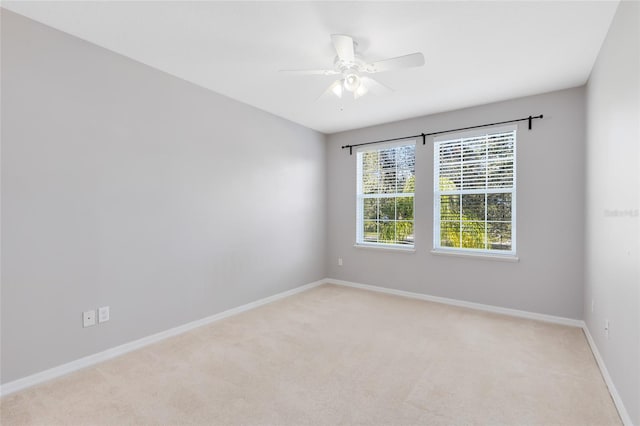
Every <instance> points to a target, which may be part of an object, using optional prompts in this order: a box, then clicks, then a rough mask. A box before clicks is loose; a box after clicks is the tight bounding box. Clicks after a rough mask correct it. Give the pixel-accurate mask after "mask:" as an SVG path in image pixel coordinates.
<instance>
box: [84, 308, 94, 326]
mask: <svg viewBox="0 0 640 426" xmlns="http://www.w3.org/2000/svg"><path fill="white" fill-rule="evenodd" d="M94 325H96V311H85V312H83V313H82V326H83V327H85V328H86V327H92V326H94Z"/></svg>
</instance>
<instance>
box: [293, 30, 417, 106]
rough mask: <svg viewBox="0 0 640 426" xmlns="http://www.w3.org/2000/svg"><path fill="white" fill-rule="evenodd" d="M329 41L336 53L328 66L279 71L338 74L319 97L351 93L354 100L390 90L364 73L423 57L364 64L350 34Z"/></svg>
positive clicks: (397, 66) (409, 64)
mask: <svg viewBox="0 0 640 426" xmlns="http://www.w3.org/2000/svg"><path fill="white" fill-rule="evenodd" d="M331 41H332V43H333V47H334V48H335V49H336V52H337V56H336V58H335V60H334V63H333V68H332V69H315V70H282V71H281V72H285V73H288V74H298V75H339V76H340V77H339V78H338V79H337V80H336V81H335V82H333V83H332V84H331V86H329V88H328V89H327V90H326V91H325V92H324V93H323V95H322V96H320V97H321V98H322V97H324V96H326V95H328V94H331V93H333V94H334V95H336V96H337V97H339V98H342V95H343V94H344V92H351V93H353V97H354V99H358V98H360V97H361V96H364V95H365V94H367V93H368V92H369V91H371V92H374V93H375V92H385V91H390V90H391V89H390V88H389V87H387V86H385V85H383V84H381V83H380V82H378V81H376V80H374V79H373V78H371V77H369V76H368V75H367V74H375V73H378V72H384V71H392V70H397V69H402V68H410V67H420V66H422V65H424V56H423V55H422V53H419V52H418V53H411V54H409V55H404V56H398V57H396V58H390V59H384V60H382V61H377V62H371V63H367V62H365V61H363V60H362V58H360V56H359V55H357V54H356V46H357V45H358V43H356V42H355V41H354V40H353V38H351V37H350V36H348V35H343V34H332V35H331Z"/></svg>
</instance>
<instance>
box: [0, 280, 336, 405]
mask: <svg viewBox="0 0 640 426" xmlns="http://www.w3.org/2000/svg"><path fill="white" fill-rule="evenodd" d="M325 282H326V280H319V281H315V282H312V283H309V284H305V285H302V286H300V287H296V288H293V289H291V290H287V291H284V292H282V293H278V294H275V295H273V296H269V297H265V298H264V299H260V300H256V301H254V302H250V303H247V304H245V305H242V306H238V307H236V308H232V309H229V310H226V311H224V312H220V313H218V314H215V315H211V316H208V317H206V318H202V319H199V320H196V321H192V322H189V323H187V324H183V325H181V326H178V327H174V328H171V329H169V330H165V331H161V332H159V333H156V334H153V335H151V336H147V337H143V338H141V339H138V340H134V341H133V342H129V343H125V344H123V345H120V346H116V347H114V348H110V349H107V350H105V351H102V352H98V353H96V354H93V355H89V356H86V357H83V358H80V359H77V360H75V361H71V362H68V363H66V364H62V365H59V366H57V367H53V368H50V369H48V370H45V371H41V372H39V373H36V374H32V375H30V376H27V377H23V378H21V379H17V380H14V381H12V382H8V383H5V384H4V385H2V386H1V387H0V396H5V395H8V394H10V393H13V392H17V391H19V390H22V389H25V388H28V387H31V386H34V385H37V384H40V383H43V382H46V381H48V380H51V379H55V378H57V377H60V376H64V375H66V374H69V373H73V372H74V371H78V370H81V369H83V368H86V367H89V366H92V365H95V364H97V363H99V362H103V361H106V360H109V359H112V358H115V357H117V356H120V355H123V354H126V353H127V352H131V351H134V350H136V349H140V348H143V347H145V346H147V345H150V344H152V343H156V342H159V341H161V340H164V339H167V338H169V337H172V336H176V335H178V334H182V333H185V332H187V331H190V330H193V329H194V328H197V327H201V326H203V325H206V324H210V323H212V322H216V321H219V320H221V319H223V318H227V317H230V316H232V315H237V314H239V313H241V312H245V311H248V310H251V309H255V308H257V307H259V306H262V305H266V304H267V303H271V302H275V301H276V300H280V299H284V298H285V297H289V296H292V295H294V294H296V293H300V292H303V291H306V290H309V289H311V288H313V287H317V286H319V285H321V284H324V283H325Z"/></svg>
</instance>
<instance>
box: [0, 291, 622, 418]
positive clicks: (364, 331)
mask: <svg viewBox="0 0 640 426" xmlns="http://www.w3.org/2000/svg"><path fill="white" fill-rule="evenodd" d="M1 404H2V406H1V408H2V414H1V420H2V424H3V425H18V424H39V425H55V424H74V425H85V424H109V425H124V424H163V425H172V424H203V425H205V424H206V425H212V424H225V425H232V424H242V425H336V424H362V425H391V424H393V425H400V424H407V425H408V424H422V425H471V424H475V425H503V424H508V425H617V424H620V419H619V417H618V415H617V412H616V410H615V408H614V405H613V402H612V400H611V398H610V396H609V394H608V392H607V388H606V386H605V383H604V381H603V379H602V377H601V375H600V372H599V370H598V368H597V366H596V363H595V361H594V358H593V355H592V354H591V352H590V349H589V347H588V345H587V342H586V339H585V337H584V335H583V332H582V330H580V329H578V328H572V327H565V326H559V325H552V324H547V323H542V322H536V321H530V320H524V319H516V318H510V317H505V316H500V315H494V314H488V313H483V312H478V311H473V310H469V309H464V308H456V307H451V306H446V305H440V304H436V303H429V302H424V301H418V300H412V299H406V298H401V297H395V296H389V295H384V294H379V293H373V292H369V291H363V290H356V289H351V288H345V287H338V286H333V285H323V286H321V287H317V288H315V289H312V290H310V291H307V292H304V293H301V294H298V295H295V296H292V297H289V298H287V299H284V300H281V301H278V302H275V303H272V304H269V305H266V306H263V307H260V308H258V309H255V310H252V311H250V312H246V313H243V314H240V315H237V316H234V317H231V318H227V319H225V320H223V321H219V322H217V323H214V324H211V325H208V326H205V327H202V328H199V329H197V330H195V331H192V332H189V333H187V334H184V335H181V336H178V337H175V338H171V339H169V340H165V341H163V342H161V343H158V344H155V345H152V346H148V347H146V348H144V349H142V350H139V351H136V352H132V353H129V354H127V355H124V356H122V357H120V358H117V359H114V360H112V361H108V362H105V363H103V364H100V365H97V366H94V367H91V368H88V369H86V370H83V371H80V372H77V373H74V374H71V375H69V376H66V377H62V378H60V379H57V380H54V381H52V382H48V383H45V384H42V385H40V386H37V387H34V388H30V389H27V390H25V391H22V392H19V393H16V394H12V395H9V396H7V397H5V398H4V399H3V400H2V402H1Z"/></svg>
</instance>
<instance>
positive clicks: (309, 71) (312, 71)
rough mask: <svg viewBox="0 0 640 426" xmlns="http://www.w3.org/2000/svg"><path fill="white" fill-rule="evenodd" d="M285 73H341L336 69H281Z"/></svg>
mask: <svg viewBox="0 0 640 426" xmlns="http://www.w3.org/2000/svg"><path fill="white" fill-rule="evenodd" d="M280 72H282V73H285V74H294V75H336V74H339V72H338V71H336V70H280Z"/></svg>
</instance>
